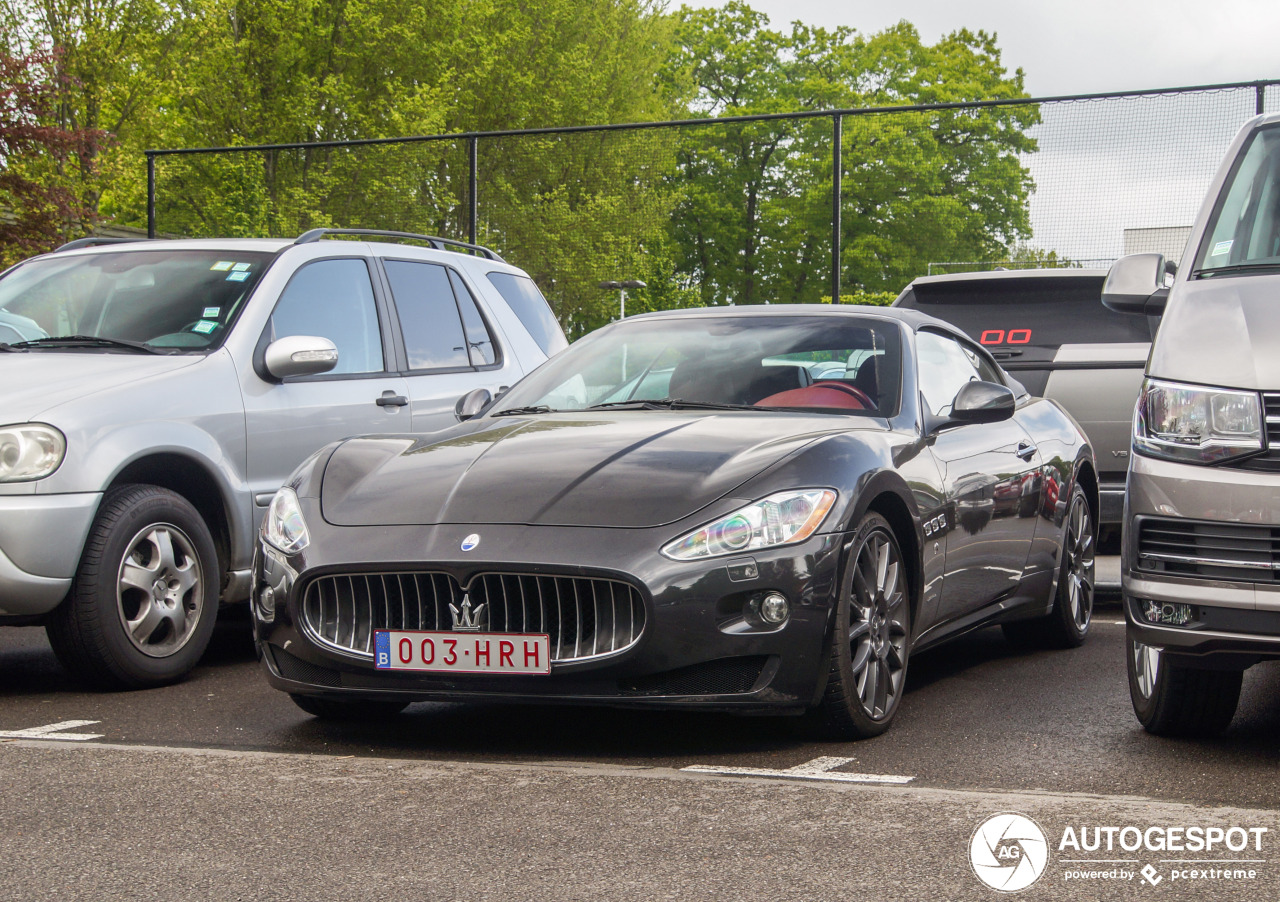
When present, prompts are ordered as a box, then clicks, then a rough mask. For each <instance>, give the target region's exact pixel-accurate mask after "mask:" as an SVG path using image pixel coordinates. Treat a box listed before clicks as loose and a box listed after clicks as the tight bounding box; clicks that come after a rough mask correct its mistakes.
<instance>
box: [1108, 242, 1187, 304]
mask: <svg viewBox="0 0 1280 902" xmlns="http://www.w3.org/2000/svg"><path fill="white" fill-rule="evenodd" d="M1175 272H1177V267H1176V266H1174V264H1173V263H1172V262H1171V261H1168V260H1166V259H1165V258H1164V254H1130V255H1129V256H1127V257H1121V258H1120V259H1119V260H1117V261H1116V262H1115V263H1112V264H1111V270H1110V271H1109V272H1108V273H1107V280H1106V282H1104V283H1103V285H1102V303H1103V305H1104V306H1106V307H1107V308H1109V309H1111V310H1114V311H1116V312H1117V313H1145V314H1148V315H1151V316H1158V315H1159V314H1161V313H1163V312H1164V303H1165V300H1166V299H1167V298H1168V297H1169V287H1168V285H1166V284H1165V282H1166V277H1168V276H1171V275H1173V273H1175Z"/></svg>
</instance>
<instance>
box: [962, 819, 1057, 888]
mask: <svg viewBox="0 0 1280 902" xmlns="http://www.w3.org/2000/svg"><path fill="white" fill-rule="evenodd" d="M969 863H970V864H971V865H973V873H974V874H975V875H976V876H977V878H978V879H979V880H981V881H982V882H983V883H985V884H986V885H987V886H989V887H991V888H992V889H994V890H999V891H1000V892H1002V893H1016V892H1018V891H1019V890H1024V889H1026V888H1027V887H1028V886H1030V885H1031V884H1033V883H1035V882H1036V881H1037V880H1039V879H1040V875H1041V874H1042V873H1044V868H1045V865H1046V864H1048V863H1049V843H1048V841H1047V840H1046V839H1045V836H1044V831H1043V830H1041V829H1040V825H1039V824H1037V823H1036V822H1035V821H1033V820H1031V818H1029V817H1023V816H1022V815H1021V814H997V815H995V816H994V817H989V818H987V819H986V820H985V821H983V822H982V823H981V824H979V825H978V829H977V830H975V831H974V833H973V839H971V840H969Z"/></svg>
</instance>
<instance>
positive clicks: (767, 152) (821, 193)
mask: <svg viewBox="0 0 1280 902" xmlns="http://www.w3.org/2000/svg"><path fill="white" fill-rule="evenodd" d="M677 19H678V25H677V28H676V32H675V49H674V51H673V53H672V56H671V58H670V60H669V62H668V64H667V66H666V67H665V68H664V70H663V77H664V81H665V83H666V84H668V86H669V87H670V89H671V90H673V91H675V92H679V93H680V94H681V95H682V96H683V97H684V98H685V100H686V102H687V104H688V108H689V109H690V111H691V112H692V113H695V114H701V115H710V116H717V117H718V116H731V115H749V114H758V113H773V112H780V111H800V110H821V109H831V108H851V109H852V108H860V107H875V106H895V105H909V104H932V103H948V102H956V101H965V100H987V99H1004V98H1013V97H1022V96H1025V95H1024V93H1023V87H1022V74H1021V72H1020V71H1019V72H1016V73H1014V75H1012V76H1007V75H1006V73H1005V70H1004V69H1003V68H1002V67H1001V66H1000V62H999V60H1000V57H999V51H998V49H997V48H996V45H995V40H994V38H993V37H991V36H989V35H986V34H984V33H982V32H978V33H973V32H969V31H959V32H957V33H955V34H953V35H950V36H948V37H945V38H943V39H942V40H941V41H940V42H939V43H938V44H936V45H933V46H928V45H925V44H924V43H923V42H921V40H920V37H919V35H918V33H917V32H916V31H915V29H914V28H913V27H912V26H911V25H909V24H907V23H905V22H904V23H900V24H898V25H896V26H894V27H892V28H890V29H887V30H886V31H884V32H881V33H879V34H876V35H873V36H871V37H869V38H868V37H864V36H862V35H859V34H857V33H856V32H854V31H853V30H851V29H847V28H837V29H834V30H826V29H821V28H810V27H807V26H805V25H803V24H801V23H798V22H797V23H793V24H792V26H791V30H790V32H789V33H784V32H781V31H775V30H772V29H770V28H768V27H767V22H766V19H765V17H764V16H763V15H762V14H760V13H757V12H755V11H753V10H752V9H751V8H750V7H748V6H747V5H745V4H744V3H741V2H730V3H728V4H726V5H725V6H724V7H723V8H720V9H689V8H687V7H686V8H683V9H681V11H680V12H679V14H678V16H677ZM1036 121H1038V111H1037V110H1036V109H1035V108H1034V107H1031V106H1019V107H1002V108H988V109H983V110H977V111H972V110H968V111H956V112H930V113H903V114H893V115H882V114H876V115H851V116H846V117H845V118H844V122H843V132H844V136H843V142H842V146H841V150H842V160H843V168H842V181H843V192H842V198H841V203H842V211H843V238H844V240H843V246H842V248H841V261H842V283H843V284H844V285H845V286H846V287H847V288H848V289H850V290H854V291H871V292H876V291H886V290H888V291H896V290H897V289H899V288H901V286H902V285H903V284H905V282H906V281H908V280H909V279H910V278H911V277H913V276H914V275H916V274H919V273H920V272H922V271H923V269H924V268H925V267H926V266H927V263H928V261H930V260H939V259H971V258H972V256H971V255H974V254H982V255H985V256H990V255H991V254H992V253H993V252H994V251H995V250H997V249H1003V248H1004V247H1006V246H1007V245H1008V244H1009V243H1011V242H1012V241H1014V240H1016V239H1018V238H1021V237H1025V236H1027V235H1028V234H1029V231H1030V229H1029V224H1028V218H1027V197H1028V194H1029V192H1030V190H1031V187H1032V183H1031V179H1030V176H1029V175H1028V173H1027V171H1026V169H1025V167H1023V166H1022V165H1021V164H1020V162H1019V160H1018V154H1019V153H1025V152H1029V151H1032V150H1034V148H1035V145H1034V142H1033V141H1032V140H1031V139H1030V138H1029V137H1027V135H1026V133H1025V130H1026V128H1027V127H1028V126H1030V125H1031V124H1034V123H1035V122H1036ZM832 146H833V145H832V123H831V120H829V119H826V118H818V119H808V120H801V121H799V122H795V121H790V122H777V121H773V122H757V123H736V124H729V123H726V124H723V125H715V126H710V127H707V128H702V129H697V130H694V129H690V130H689V131H688V133H687V138H686V140H685V141H684V142H683V144H682V147H681V150H680V179H681V184H682V188H683V190H682V193H681V200H680V204H679V207H678V212H677V217H676V219H675V221H674V223H673V234H674V235H675V237H676V240H677V243H678V245H679V247H680V250H681V254H682V257H681V268H682V269H683V270H684V271H686V272H688V273H690V274H691V275H692V276H693V277H694V279H695V281H696V282H697V283H698V285H699V287H700V291H701V297H702V301H703V302H704V303H708V304H711V303H728V302H732V303H739V304H754V303H764V302H770V301H772V302H785V301H815V300H819V299H820V298H822V297H823V295H824V294H826V293H827V292H829V286H830V279H829V275H830V263H829V261H830V259H831V249H830V233H831V168H832ZM957 255H961V256H957Z"/></svg>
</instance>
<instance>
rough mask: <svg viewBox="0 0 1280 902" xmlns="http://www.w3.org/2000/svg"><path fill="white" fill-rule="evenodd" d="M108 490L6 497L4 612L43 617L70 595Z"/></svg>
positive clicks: (1, 507)
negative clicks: (95, 519)
mask: <svg viewBox="0 0 1280 902" xmlns="http://www.w3.org/2000/svg"><path fill="white" fill-rule="evenodd" d="M101 500H102V495H101V494H100V493H97V492H86V493H80V494H72V495H3V496H0V615H17V616H37V615H40V614H46V613H48V612H49V611H51V610H53V609H54V608H55V607H57V606H58V604H59V603H60V602H61V601H62V599H63V598H65V597H66V594H67V590H68V589H70V588H71V579H72V577H74V576H75V572H76V568H77V567H78V566H79V564H80V554H81V552H82V551H83V550H84V542H85V537H86V536H87V535H88V534H89V527H90V526H92V525H93V518H94V516H95V515H96V514H97V512H98V505H99V503H100V502H101Z"/></svg>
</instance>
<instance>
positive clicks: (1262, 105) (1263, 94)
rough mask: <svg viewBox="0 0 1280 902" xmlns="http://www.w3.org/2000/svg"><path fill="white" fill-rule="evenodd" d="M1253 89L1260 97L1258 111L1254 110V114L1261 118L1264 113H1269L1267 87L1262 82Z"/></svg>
mask: <svg viewBox="0 0 1280 902" xmlns="http://www.w3.org/2000/svg"><path fill="white" fill-rule="evenodd" d="M1253 89H1254V91H1256V92H1257V97H1258V104H1257V109H1256V110H1254V112H1255V113H1256V114H1257V115H1259V116H1261V115H1262V114H1263V113H1265V112H1266V111H1267V86H1266V85H1264V84H1263V83H1262V82H1258V83H1257V84H1256V85H1254V88H1253Z"/></svg>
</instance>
